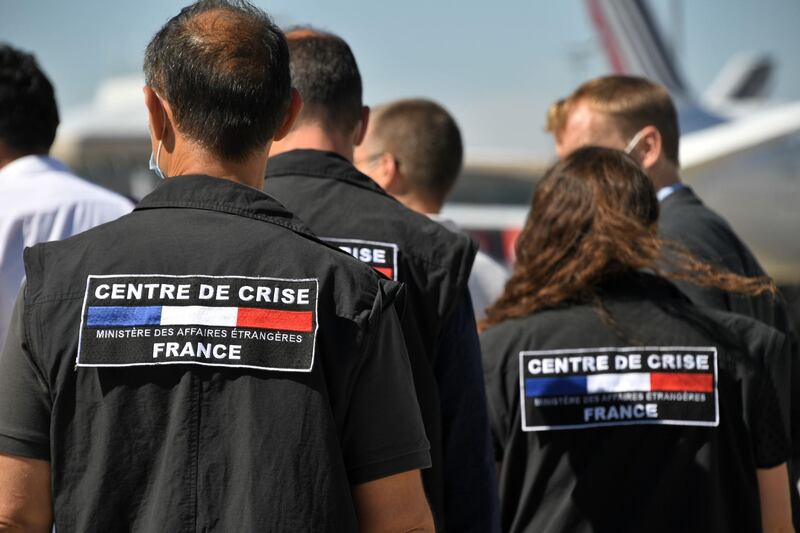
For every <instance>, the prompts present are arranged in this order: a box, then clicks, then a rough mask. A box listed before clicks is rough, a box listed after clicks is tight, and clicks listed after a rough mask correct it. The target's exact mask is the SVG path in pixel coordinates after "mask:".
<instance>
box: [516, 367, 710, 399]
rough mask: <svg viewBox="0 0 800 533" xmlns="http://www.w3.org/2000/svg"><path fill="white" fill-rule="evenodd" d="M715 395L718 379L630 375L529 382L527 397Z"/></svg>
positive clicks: (670, 374) (680, 374) (702, 375)
mask: <svg viewBox="0 0 800 533" xmlns="http://www.w3.org/2000/svg"><path fill="white" fill-rule="evenodd" d="M651 391H663V392H672V391H675V392H708V393H710V392H713V391H714V375H713V374H711V373H699V372H627V373H619V374H590V375H588V376H559V377H546V378H526V379H525V396H528V397H540V396H561V395H571V394H575V395H584V394H598V393H603V392H651Z"/></svg>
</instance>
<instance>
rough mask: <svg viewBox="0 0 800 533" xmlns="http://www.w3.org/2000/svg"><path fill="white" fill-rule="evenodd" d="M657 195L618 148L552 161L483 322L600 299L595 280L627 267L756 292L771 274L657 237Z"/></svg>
mask: <svg viewBox="0 0 800 533" xmlns="http://www.w3.org/2000/svg"><path fill="white" fill-rule="evenodd" d="M657 221H658V200H657V199H656V194H655V190H654V189H653V185H652V183H651V181H650V179H649V178H648V177H647V175H646V174H645V173H644V172H643V171H642V170H641V168H640V167H639V165H637V164H636V162H635V161H634V160H633V159H631V158H630V157H629V156H627V155H626V154H624V153H623V152H620V151H618V150H611V149H608V148H599V147H585V148H581V149H579V150H576V151H575V152H573V153H572V154H570V155H569V156H568V157H567V158H566V159H564V160H563V161H562V162H560V163H557V164H556V165H554V166H552V167H551V168H550V169H549V170H548V171H547V173H546V174H545V176H544V177H543V178H542V180H541V181H540V182H539V185H538V186H537V188H536V193H535V194H534V196H533V200H532V202H531V209H530V213H529V215H528V219H527V221H526V222H525V227H524V228H523V229H522V231H521V233H520V235H519V239H518V240H517V245H516V253H517V262H516V265H515V267H514V272H513V274H512V276H511V278H510V279H509V280H508V282H507V283H506V286H505V290H504V292H503V294H502V295H501V296H500V298H498V299H497V301H496V302H495V303H494V304H493V305H491V306H490V307H489V308H488V309H487V310H486V318H485V319H484V320H483V321H482V322H481V329H486V328H487V327H490V326H492V325H495V324H498V323H500V322H503V321H505V320H508V319H512V318H517V317H521V316H526V315H530V314H532V313H535V312H537V311H540V310H542V309H547V308H552V307H556V306H559V305H562V304H565V303H570V302H590V301H596V302H599V297H598V296H597V292H596V287H597V286H598V284H600V283H602V282H603V281H604V280H607V279H608V278H610V277H612V276H615V275H619V274H622V273H624V272H626V271H633V270H642V269H647V270H649V271H651V272H653V273H655V274H656V275H658V276H661V277H665V278H669V279H673V280H678V281H686V282H690V283H694V284H697V285H702V286H706V287H717V288H720V289H723V290H726V291H729V292H738V293H744V294H750V295H757V294H761V293H764V292H770V293H773V294H774V293H775V285H774V284H773V282H772V280H771V279H769V278H767V277H753V278H748V277H743V276H739V275H737V274H733V273H731V272H727V271H724V270H720V269H719V268H717V267H715V266H713V265H710V264H708V263H705V262H702V261H700V260H699V259H697V258H696V257H695V256H693V255H692V254H691V253H690V252H689V251H688V249H686V248H685V247H684V246H682V245H680V244H679V243H675V242H671V241H663V240H661V239H659V238H658V237H657Z"/></svg>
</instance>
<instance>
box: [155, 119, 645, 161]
mask: <svg viewBox="0 0 800 533" xmlns="http://www.w3.org/2000/svg"><path fill="white" fill-rule="evenodd" d="M165 125H166V123H165ZM642 137H644V130H639V131H637V132H636V135H634V136H633V138H631V140H630V142H629V143H628V146H626V147H625V153H626V154H628V155H631V152H633V149H634V148H636V145H637V144H639V141H641V140H642Z"/></svg>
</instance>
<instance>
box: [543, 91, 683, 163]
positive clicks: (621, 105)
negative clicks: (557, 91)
mask: <svg viewBox="0 0 800 533" xmlns="http://www.w3.org/2000/svg"><path fill="white" fill-rule="evenodd" d="M581 103H584V104H587V105H588V106H589V107H590V108H591V109H593V110H595V111H599V112H601V113H604V114H606V115H608V116H609V117H610V118H611V119H612V121H613V122H614V123H615V125H617V126H618V127H619V128H620V130H621V133H622V134H623V136H624V137H632V136H633V135H635V134H636V132H637V131H639V130H641V129H642V128H644V127H645V126H654V127H655V128H656V129H657V130H658V132H659V133H660V134H661V143H662V146H663V151H664V155H665V156H666V157H667V159H669V160H671V161H672V162H673V163H675V164H677V163H678V144H679V141H680V130H679V128H678V113H677V111H676V110H675V105H674V104H673V102H672V98H671V97H670V95H669V93H668V92H667V90H666V89H665V88H664V87H663V86H661V85H659V84H657V83H654V82H652V81H650V80H647V79H644V78H639V77H636V76H621V75H614V76H602V77H600V78H594V79H592V80H589V81H587V82H586V83H584V84H583V85H581V86H580V87H578V88H577V89H575V92H573V93H572V94H571V95H569V96H568V97H566V98H562V99H560V100H558V101H556V102H554V103H553V104H552V105H551V106H550V108H549V109H548V110H547V131H549V132H551V133H552V134H553V135H556V136H558V135H560V134H561V131H562V130H563V129H564V126H565V125H566V122H567V119H568V118H569V114H570V113H571V112H572V110H573V109H575V107H576V106H577V105H578V104H581Z"/></svg>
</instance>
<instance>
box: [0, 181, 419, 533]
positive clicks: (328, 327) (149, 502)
mask: <svg viewBox="0 0 800 533" xmlns="http://www.w3.org/2000/svg"><path fill="white" fill-rule="evenodd" d="M26 268H27V280H28V281H27V291H26V296H25V312H24V319H22V318H20V320H22V321H24V327H21V328H19V329H22V330H25V331H27V337H29V338H31V339H34V341H33V342H32V344H30V346H29V347H28V348H29V350H30V352H31V354H32V356H31V357H32V358H33V359H34V360H36V361H37V365H40V367H41V368H40V372H41V375H42V376H43V379H44V380H45V382H46V383H47V387H48V389H49V401H50V402H51V413H50V422H49V424H50V425H49V427H50V428H51V430H50V432H51V435H52V442H51V444H50V454H49V455H50V456H49V457H48V458H47V459H48V460H50V462H51V465H52V471H53V491H54V494H53V497H54V508H55V518H56V529H58V530H59V531H61V530H63V531H89V530H93V531H115V530H118V529H129V528H130V529H133V530H139V531H157V530H158V531H184V530H189V529H191V530H195V529H198V530H201V529H202V530H206V529H218V530H222V531H256V530H260V531H306V530H314V531H332V532H338V531H355V530H356V529H357V523H356V516H355V510H354V508H353V503H352V500H351V487H352V485H353V484H357V483H363V482H366V481H370V480H373V479H376V478H380V477H384V476H386V475H390V474H392V473H399V472H403V471H407V470H410V469H416V468H425V467H427V466H428V465H429V464H430V459H429V456H428V452H427V448H428V444H427V441H426V439H425V435H424V428H423V426H422V423H421V419H420V416H419V412H418V408H417V406H416V404H415V397H414V392H413V390H412V387H411V386H410V384H411V373H410V368H409V363H408V360H407V356H406V354H405V348H404V346H403V343H402V332H401V329H400V324H399V319H398V318H397V317H396V314H395V312H394V306H393V304H392V302H393V301H394V300H395V298H396V296H397V294H398V291H399V290H400V286H399V284H397V283H394V282H391V281H386V280H383V279H380V278H379V276H377V275H376V274H375V273H374V272H373V271H371V270H370V269H369V268H366V267H365V266H364V265H362V264H360V263H359V262H358V261H355V260H354V259H353V258H351V257H349V256H347V255H346V254H343V253H341V252H340V251H338V250H335V249H332V248H330V247H328V246H326V245H324V244H322V243H320V242H319V241H317V240H316V239H315V238H314V237H313V236H312V235H310V233H309V232H308V230H306V229H305V227H304V226H303V225H302V224H301V223H300V222H299V221H298V220H297V219H295V218H293V216H292V215H291V214H290V213H289V212H288V211H286V210H285V209H284V208H283V207H282V206H281V205H280V204H278V203H277V202H276V201H274V200H273V199H272V198H270V197H268V196H266V195H265V194H263V193H262V192H261V191H257V190H255V189H252V188H249V187H245V186H242V185H238V184H235V183H232V182H229V181H226V180H221V179H215V178H210V177H206V176H182V177H176V178H170V179H168V180H167V181H166V182H164V183H163V184H161V185H160V186H159V187H158V188H157V189H156V190H155V191H154V192H153V193H152V194H150V195H149V196H147V197H146V198H145V199H144V200H143V201H142V202H141V204H139V206H138V207H137V208H136V210H135V211H134V212H133V213H132V214H130V215H127V216H125V217H123V218H121V219H119V220H117V221H115V222H112V223H109V224H105V225H103V226H99V227H97V228H95V229H93V230H90V231H88V232H85V233H83V234H80V235H78V236H76V237H73V238H71V239H68V240H66V241H61V242H54V243H48V244H44V245H37V246H35V247H34V248H32V249H29V250H27V252H26ZM21 315H22V313H21ZM23 344H27V343H23ZM12 352H13V350H12ZM12 352H9V351H7V355H11V356H14V355H15V354H14V353H12ZM20 394H29V392H25V391H21V392H20ZM2 418H3V417H2V416H0V419H2ZM0 424H5V422H4V421H3V420H0ZM45 427H48V426H45ZM0 433H1V432H0ZM0 444H2V440H0Z"/></svg>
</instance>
